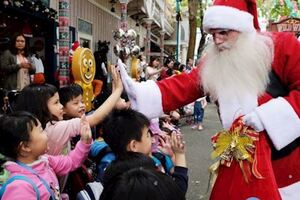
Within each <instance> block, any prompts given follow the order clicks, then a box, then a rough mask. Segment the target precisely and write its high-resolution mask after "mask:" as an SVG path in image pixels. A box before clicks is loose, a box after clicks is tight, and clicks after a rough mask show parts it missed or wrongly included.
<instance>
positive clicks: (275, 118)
mask: <svg viewBox="0 0 300 200" xmlns="http://www.w3.org/2000/svg"><path fill="white" fill-rule="evenodd" d="M256 110H257V113H258V115H259V117H260V119H261V121H262V123H263V125H264V127H265V129H266V131H267V133H268V135H269V137H270V138H271V140H272V142H273V144H274V146H275V148H276V149H277V150H280V149H282V148H283V147H285V146H286V145H288V144H289V143H291V142H293V141H294V140H295V139H297V138H298V137H299V136H300V119H299V117H298V115H297V114H296V112H295V111H294V109H293V107H292V106H291V105H290V104H289V102H288V101H287V100H285V99H284V98H282V97H278V98H276V99H272V100H270V101H269V102H267V103H265V104H263V105H261V106H259V107H257V108H256Z"/></svg>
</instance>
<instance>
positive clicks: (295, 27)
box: [277, 23, 300, 32]
mask: <svg viewBox="0 0 300 200" xmlns="http://www.w3.org/2000/svg"><path fill="white" fill-rule="evenodd" d="M277 30H278V31H279V32H300V23H297V24H289V23H284V24H277Z"/></svg>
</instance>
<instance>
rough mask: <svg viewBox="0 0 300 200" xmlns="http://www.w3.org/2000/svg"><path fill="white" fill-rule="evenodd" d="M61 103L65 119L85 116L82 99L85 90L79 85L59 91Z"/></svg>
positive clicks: (72, 85)
mask: <svg viewBox="0 0 300 200" xmlns="http://www.w3.org/2000/svg"><path fill="white" fill-rule="evenodd" d="M58 94H59V101H60V103H61V104H62V105H63V110H64V119H72V118H75V117H81V116H82V115H83V114H85V111H86V110H85V104H84V102H83V99H82V94H83V90H82V88H81V86H80V85H78V84H71V85H69V86H66V87H62V88H60V89H59V90H58Z"/></svg>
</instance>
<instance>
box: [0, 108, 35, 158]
mask: <svg viewBox="0 0 300 200" xmlns="http://www.w3.org/2000/svg"><path fill="white" fill-rule="evenodd" d="M34 126H38V119H37V118H35V116H34V115H32V114H31V113H29V112H25V111H20V112H14V113H11V114H8V115H3V116H1V117H0V138H1V140H0V153H1V154H2V155H3V156H5V157H7V158H9V159H12V160H15V159H16V158H17V157H18V155H19V152H18V151H19V145H20V143H21V142H28V141H29V139H30V132H31V131H32V129H33V127H34Z"/></svg>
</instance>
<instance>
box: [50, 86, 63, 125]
mask: <svg viewBox="0 0 300 200" xmlns="http://www.w3.org/2000/svg"><path fill="white" fill-rule="evenodd" d="M47 106H48V109H49V112H50V113H51V114H52V115H54V116H55V117H57V119H58V120H62V119H63V114H64V111H63V105H61V103H60V102H59V96H58V92H56V93H55V94H54V95H53V97H51V98H50V99H49V100H48V102H47Z"/></svg>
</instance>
